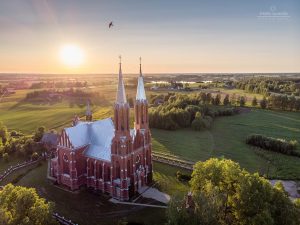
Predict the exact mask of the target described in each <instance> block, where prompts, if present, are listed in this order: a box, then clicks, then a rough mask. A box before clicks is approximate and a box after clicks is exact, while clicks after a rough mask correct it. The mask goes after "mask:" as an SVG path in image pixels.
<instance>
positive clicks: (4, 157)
mask: <svg viewBox="0 0 300 225" xmlns="http://www.w3.org/2000/svg"><path fill="white" fill-rule="evenodd" d="M3 159H4V162H8V161H9V155H8V154H7V153H4V154H3Z"/></svg>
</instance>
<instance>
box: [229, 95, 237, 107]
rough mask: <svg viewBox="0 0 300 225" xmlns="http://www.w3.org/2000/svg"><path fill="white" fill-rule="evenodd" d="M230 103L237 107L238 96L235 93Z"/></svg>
mask: <svg viewBox="0 0 300 225" xmlns="http://www.w3.org/2000/svg"><path fill="white" fill-rule="evenodd" d="M230 103H231V104H232V105H236V95H235V93H233V94H232V95H231V96H230Z"/></svg>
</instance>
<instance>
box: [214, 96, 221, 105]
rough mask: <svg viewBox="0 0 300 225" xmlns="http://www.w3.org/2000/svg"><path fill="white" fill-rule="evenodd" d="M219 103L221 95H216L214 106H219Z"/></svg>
mask: <svg viewBox="0 0 300 225" xmlns="http://www.w3.org/2000/svg"><path fill="white" fill-rule="evenodd" d="M220 103H221V95H220V94H217V95H216V97H215V100H214V105H220Z"/></svg>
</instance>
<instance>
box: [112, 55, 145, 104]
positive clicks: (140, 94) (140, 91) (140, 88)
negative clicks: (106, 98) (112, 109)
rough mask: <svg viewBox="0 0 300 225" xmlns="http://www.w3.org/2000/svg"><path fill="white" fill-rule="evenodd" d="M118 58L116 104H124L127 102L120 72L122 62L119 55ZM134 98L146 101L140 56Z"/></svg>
mask: <svg viewBox="0 0 300 225" xmlns="http://www.w3.org/2000/svg"><path fill="white" fill-rule="evenodd" d="M119 59H120V63H119V64H120V68H119V80H118V91H117V102H116V103H117V104H125V103H127V100H126V94H125V87H124V81H123V74H122V62H121V59H122V58H121V56H119ZM136 100H139V101H146V93H145V88H144V79H143V74H142V58H141V57H140V75H139V77H138V85H137V92H136Z"/></svg>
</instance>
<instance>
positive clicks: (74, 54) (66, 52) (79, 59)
mask: <svg viewBox="0 0 300 225" xmlns="http://www.w3.org/2000/svg"><path fill="white" fill-rule="evenodd" d="M60 60H61V61H62V63H63V64H65V65H66V66H69V67H78V66H80V65H81V64H82V63H83V60H84V54H83V51H82V49H81V48H80V47H79V46H77V45H73V44H68V45H64V46H63V47H62V48H61V50H60Z"/></svg>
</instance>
